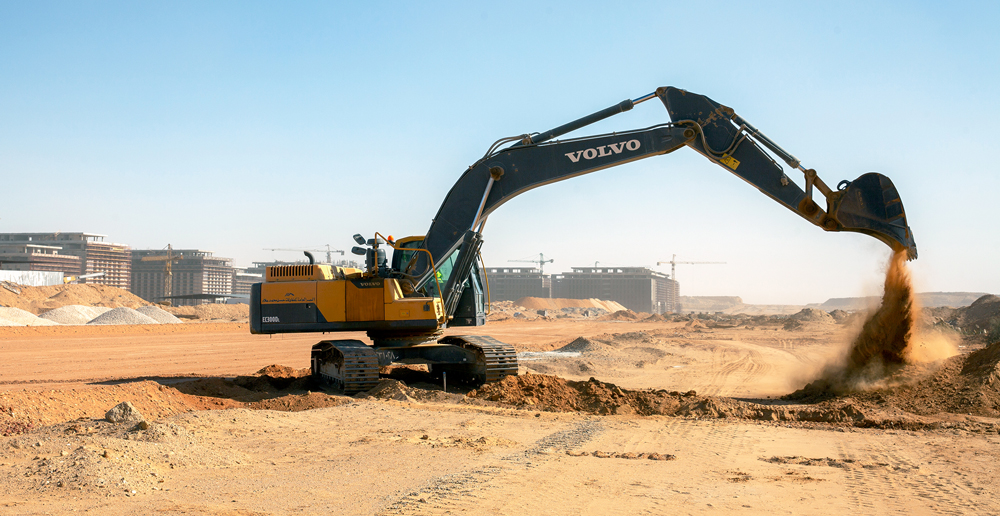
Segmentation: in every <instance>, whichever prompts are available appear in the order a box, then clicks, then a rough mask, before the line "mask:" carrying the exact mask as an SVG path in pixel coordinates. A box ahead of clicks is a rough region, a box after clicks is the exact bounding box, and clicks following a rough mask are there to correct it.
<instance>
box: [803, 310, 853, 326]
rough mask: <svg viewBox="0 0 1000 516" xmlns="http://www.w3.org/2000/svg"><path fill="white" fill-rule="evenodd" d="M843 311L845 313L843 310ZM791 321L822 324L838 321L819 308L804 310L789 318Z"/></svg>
mask: <svg viewBox="0 0 1000 516" xmlns="http://www.w3.org/2000/svg"><path fill="white" fill-rule="evenodd" d="M841 311H842V312H843V310H841ZM844 313H846V312H844ZM789 319H793V320H796V321H799V322H821V323H833V322H836V319H834V318H833V316H832V315H830V314H828V313H826V312H824V311H822V310H819V309H817V308H803V309H802V310H801V311H799V313H797V314H793V315H791V316H789Z"/></svg>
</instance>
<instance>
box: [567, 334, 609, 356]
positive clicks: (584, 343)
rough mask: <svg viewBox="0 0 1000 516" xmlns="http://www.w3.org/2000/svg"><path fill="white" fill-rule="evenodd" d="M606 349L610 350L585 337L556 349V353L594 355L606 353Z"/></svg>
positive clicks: (605, 345) (604, 345) (606, 346)
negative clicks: (566, 352)
mask: <svg viewBox="0 0 1000 516" xmlns="http://www.w3.org/2000/svg"><path fill="white" fill-rule="evenodd" d="M608 349H610V346H608V345H607V344H603V343H601V342H597V341H594V340H590V339H588V338H586V337H578V338H577V339H576V340H574V341H573V342H570V343H569V344H566V345H565V346H563V347H561V348H559V349H557V350H556V351H568V352H575V353H595V352H601V351H607V350H608Z"/></svg>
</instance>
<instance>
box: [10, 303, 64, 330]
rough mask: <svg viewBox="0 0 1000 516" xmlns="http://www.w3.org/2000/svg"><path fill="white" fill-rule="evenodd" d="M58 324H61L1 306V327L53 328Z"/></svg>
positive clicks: (17, 309) (20, 310) (27, 312)
mask: <svg viewBox="0 0 1000 516" xmlns="http://www.w3.org/2000/svg"><path fill="white" fill-rule="evenodd" d="M56 324H59V323H57V322H55V321H50V320H48V319H43V318H41V317H38V316H37V315H35V314H33V313H31V312H29V311H27V310H22V309H20V308H13V307H2V306H0V325H3V326H52V325H56Z"/></svg>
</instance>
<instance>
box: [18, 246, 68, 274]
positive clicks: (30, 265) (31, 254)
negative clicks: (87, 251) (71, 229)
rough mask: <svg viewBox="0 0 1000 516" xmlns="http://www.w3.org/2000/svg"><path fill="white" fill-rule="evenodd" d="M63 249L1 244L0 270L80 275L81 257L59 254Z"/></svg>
mask: <svg viewBox="0 0 1000 516" xmlns="http://www.w3.org/2000/svg"><path fill="white" fill-rule="evenodd" d="M60 250H62V247H59V246H55V245H41V244H5V243H0V270H5V271H46V272H62V273H63V274H65V275H67V276H79V275H80V263H81V260H80V257H79V256H74V255H70V254H59V251H60Z"/></svg>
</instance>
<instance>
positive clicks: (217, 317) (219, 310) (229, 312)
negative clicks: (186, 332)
mask: <svg viewBox="0 0 1000 516" xmlns="http://www.w3.org/2000/svg"><path fill="white" fill-rule="evenodd" d="M163 309H164V310H166V311H167V312H169V313H171V314H173V315H174V316H176V317H181V318H184V319H196V320H198V321H212V322H219V321H229V322H246V321H249V320H250V305H245V304H235V305H223V304H218V303H208V304H203V305H195V306H166V307H164V308H163Z"/></svg>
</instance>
